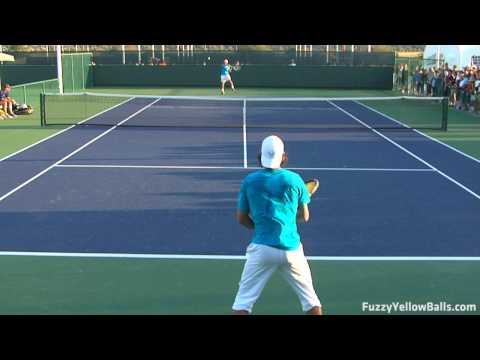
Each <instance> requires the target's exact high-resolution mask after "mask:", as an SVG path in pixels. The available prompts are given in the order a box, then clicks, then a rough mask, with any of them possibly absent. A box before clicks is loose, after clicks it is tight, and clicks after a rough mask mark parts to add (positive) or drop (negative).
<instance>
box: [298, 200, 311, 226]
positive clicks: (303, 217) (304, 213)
mask: <svg viewBox="0 0 480 360" xmlns="http://www.w3.org/2000/svg"><path fill="white" fill-rule="evenodd" d="M308 220H310V211H309V210H308V204H302V205H300V206H299V207H298V209H297V222H299V223H306V222H308Z"/></svg>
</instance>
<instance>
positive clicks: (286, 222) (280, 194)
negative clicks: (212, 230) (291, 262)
mask: <svg viewBox="0 0 480 360" xmlns="http://www.w3.org/2000/svg"><path fill="white" fill-rule="evenodd" d="M309 202H310V196H309V194H308V190H307V187H306V186H305V183H304V182H303V180H302V178H301V177H300V175H298V174H296V173H294V172H293V171H289V170H286V169H278V170H271V169H263V170H259V171H255V172H253V173H251V174H249V175H248V176H247V177H246V178H245V179H244V180H243V182H242V185H241V188H240V194H239V195H238V206H237V207H238V209H239V210H240V211H242V212H244V213H250V216H251V217H252V220H253V222H254V223H255V234H254V236H253V239H252V242H253V243H255V244H262V245H268V246H272V247H275V248H278V249H283V250H295V249H297V248H298V247H299V246H300V235H299V234H298V231H297V221H296V214H297V209H298V207H299V206H300V205H303V204H308V203H309Z"/></svg>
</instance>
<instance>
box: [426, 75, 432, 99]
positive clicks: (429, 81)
mask: <svg viewBox="0 0 480 360" xmlns="http://www.w3.org/2000/svg"><path fill="white" fill-rule="evenodd" d="M432 80H433V70H432V68H429V69H428V73H427V95H428V96H432Z"/></svg>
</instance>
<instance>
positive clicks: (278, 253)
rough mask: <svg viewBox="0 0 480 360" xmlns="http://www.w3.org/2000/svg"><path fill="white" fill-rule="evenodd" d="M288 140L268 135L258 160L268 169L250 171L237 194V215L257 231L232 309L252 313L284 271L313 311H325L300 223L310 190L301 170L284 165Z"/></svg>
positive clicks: (306, 217) (306, 214) (309, 311)
mask: <svg viewBox="0 0 480 360" xmlns="http://www.w3.org/2000/svg"><path fill="white" fill-rule="evenodd" d="M284 147H285V146H284V143H283V141H282V140H281V139H280V138H279V137H278V136H274V135H272V136H268V137H267V138H265V139H264V140H263V142H262V149H261V154H259V160H260V162H261V165H262V167H263V168H264V169H262V170H259V171H256V172H253V173H251V174H249V175H248V176H247V177H246V178H245V179H244V180H243V182H242V185H241V188H240V194H239V196H238V206H237V219H238V222H239V223H240V224H241V225H243V226H245V227H246V228H248V229H253V230H254V235H253V239H252V242H251V244H250V245H249V246H248V247H247V252H246V257H247V261H246V263H245V267H244V269H243V273H242V277H241V280H240V284H239V285H240V286H239V289H238V293H237V296H236V298H235V302H234V304H233V306H232V309H233V311H234V313H235V314H239V315H248V314H250V313H251V312H252V308H253V305H254V304H255V302H256V301H257V299H258V297H259V296H260V294H261V292H262V290H263V288H264V287H265V285H266V283H267V281H268V279H269V278H270V277H271V276H272V275H273V273H274V272H275V271H277V270H278V271H280V273H281V275H282V276H283V277H284V278H285V279H286V280H287V282H288V283H289V284H290V286H291V287H292V288H293V290H294V291H295V293H296V294H297V296H298V298H299V300H300V302H301V305H302V309H303V311H304V312H306V313H307V314H309V315H322V305H321V303H320V300H319V299H318V297H317V295H316V293H315V290H314V288H313V282H312V276H311V273H310V267H309V266H308V263H307V259H306V257H305V255H304V253H303V247H302V244H301V242H300V235H299V234H298V231H297V222H305V223H306V222H308V220H309V216H310V215H309V210H308V203H309V202H310V194H309V192H308V190H307V187H306V185H305V183H304V182H303V180H302V178H301V177H300V175H298V174H296V173H294V172H292V171H289V170H286V169H282V168H281V166H282V165H285V164H286V163H287V161H288V157H287V154H286V152H285V148H284Z"/></svg>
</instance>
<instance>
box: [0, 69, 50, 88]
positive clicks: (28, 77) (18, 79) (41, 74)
mask: <svg viewBox="0 0 480 360" xmlns="http://www.w3.org/2000/svg"><path fill="white" fill-rule="evenodd" d="M56 77H57V67H56V66H55V65H0V78H1V81H2V84H4V83H8V84H10V85H12V86H13V85H18V84H25V83H31V82H35V81H42V80H48V79H53V78H56Z"/></svg>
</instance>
